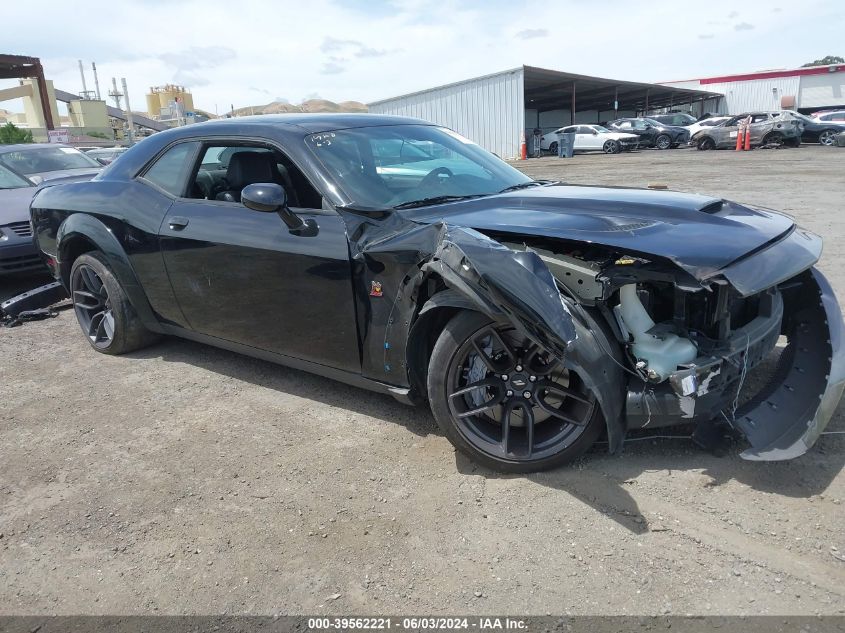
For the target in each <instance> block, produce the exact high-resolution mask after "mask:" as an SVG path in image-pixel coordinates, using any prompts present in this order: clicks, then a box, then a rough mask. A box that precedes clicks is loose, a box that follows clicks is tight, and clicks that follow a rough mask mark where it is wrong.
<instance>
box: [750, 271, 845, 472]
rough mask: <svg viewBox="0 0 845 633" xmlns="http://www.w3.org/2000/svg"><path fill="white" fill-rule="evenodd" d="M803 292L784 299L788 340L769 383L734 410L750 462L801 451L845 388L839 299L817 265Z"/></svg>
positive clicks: (844, 335)
mask: <svg viewBox="0 0 845 633" xmlns="http://www.w3.org/2000/svg"><path fill="white" fill-rule="evenodd" d="M800 279H801V281H802V282H803V284H802V289H801V290H802V291H801V292H800V293H797V294H796V295H795V296H794V297H793V298H792V299H791V300H789V301H788V302H787V315H790V313H791V319H789V321H790V323H788V324H787V328H788V329H787V330H786V331H784V334H786V336H787V338H788V340H789V342H788V344H787V346H786V348H785V349H784V350H783V352H782V353H781V358H780V363H779V365H778V368H777V370H776V372H775V375H774V376H773V377H772V380H771V382H770V383H769V385H768V386H767V387H766V388H764V389H763V390H762V391H761V392H760V393H759V394H757V395H756V396H755V397H754V398H753V399H752V400H751V401H749V402H748V403H747V404H746V405H744V406H743V407H741V408H740V409H739V410H737V413H736V417H735V419H734V420H733V424H734V426H735V427H736V428H738V429H739V430H740V431H742V432H743V433H744V434H745V436H746V438H747V439H748V441H749V442H750V443H751V448H749V449H748V450H746V451H744V452H743V453H742V454H741V457H742V458H743V459H748V460H753V461H779V460H787V459H793V458H795V457H798V456H800V455H803V454H804V453H806V452H807V450H808V449H809V448H810V447H811V446H812V445H813V444H814V443H815V442H816V440H817V439H818V438H819V435H821V433H822V431H823V430H824V428H825V427H826V426H827V424H828V422H830V419H831V417H832V416H833V414H834V412H835V411H836V407H837V406H838V404H839V400H840V398H841V397H842V392H843V390H845V349H843V343H844V342H845V324H843V321H842V313H841V311H840V308H839V303H838V302H837V300H836V296H835V295H834V293H833V289H832V288H831V287H830V283H829V282H828V281H827V279H826V278H825V276H824V275H823V274H822V273H821V272H820V271H819V270H817V269H816V268H812V269H810V270H809V271H807V272H805V273H803V274H802V275H801V276H800Z"/></svg>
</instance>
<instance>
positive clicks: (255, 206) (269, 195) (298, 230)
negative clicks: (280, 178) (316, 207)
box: [241, 182, 319, 237]
mask: <svg viewBox="0 0 845 633" xmlns="http://www.w3.org/2000/svg"><path fill="white" fill-rule="evenodd" d="M241 202H242V203H243V205H244V206H245V207H246V208H247V209H252V210H253V211H259V212H261V213H278V214H279V217H280V218H282V222H284V223H285V225H287V227H288V230H289V231H290V232H291V233H293V234H294V235H301V236H302V237H314V236H315V235H317V233H318V230H319V228H318V226H317V223H316V222H315V221H314V220H310V219H309V220H303V219H302V218H301V217H299V216H298V215H297V214H296V213H294V212H293V211H291V210H290V207H288V196H287V194H286V193H285V190H284V188H283V187H282V186H281V185H277V184H276V183H273V182H257V183H254V184H251V185H247V186H246V187H244V188H243V190H242V191H241Z"/></svg>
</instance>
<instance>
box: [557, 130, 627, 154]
mask: <svg viewBox="0 0 845 633" xmlns="http://www.w3.org/2000/svg"><path fill="white" fill-rule="evenodd" d="M559 134H575V148H574V149H575V151H576V152H582V151H591V150H595V151H602V152H605V153H607V154H618V153H619V152H621V151H622V150H623V149H624V150H632V149H637V147H638V145H639V141H640V137H639V136H637V135H636V134H626V133H625V132H611V131H610V130H608V129H607V128H606V127H602V126H601V125H569V126H567V127H562V128H559V129H557V130H555V131H554V132H549V133H548V134H544V135H543V136H541V137H540V149H544V150H548V151H550V152H552V153H553V154H557V148H558V142H559V141H560V139H559V137H558V135H559Z"/></svg>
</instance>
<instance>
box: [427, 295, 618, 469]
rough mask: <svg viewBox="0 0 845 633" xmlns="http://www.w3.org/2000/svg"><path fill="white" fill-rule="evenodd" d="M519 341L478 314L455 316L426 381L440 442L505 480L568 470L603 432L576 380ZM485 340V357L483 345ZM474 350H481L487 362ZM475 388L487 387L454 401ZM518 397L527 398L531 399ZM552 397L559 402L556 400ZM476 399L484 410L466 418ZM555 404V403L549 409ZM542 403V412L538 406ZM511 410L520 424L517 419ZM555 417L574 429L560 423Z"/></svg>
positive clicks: (598, 413)
mask: <svg viewBox="0 0 845 633" xmlns="http://www.w3.org/2000/svg"><path fill="white" fill-rule="evenodd" d="M491 330H492V332H491ZM493 333H495V335H496V336H498V338H497V339H496V338H494V334H493ZM488 336H489V337H490V338H489V339H488V338H486V337H488ZM509 338H510V341H509V342H508V343H507V345H505V344H504V343H503V342H504V341H507V340H508V339H509ZM520 339H521V337H520V336H519V335H517V334H516V333H515V330H513V328H510V327H507V326H499V325H496V324H494V323H493V321H491V320H490V319H489V318H488V317H487V316H485V315H483V314H481V313H479V312H472V311H463V312H460V313H459V314H457V315H456V316H455V317H453V318H452V320H451V321H449V323H447V324H446V327H445V328H444V329H443V332H442V333H441V335H440V338H438V340H437V342H436V343H435V345H434V350H433V351H432V354H431V361H430V363H429V368H428V378H427V387H428V398H429V402H430V404H431V411H432V413H433V414H434V419H435V420H436V421H437V425H438V426H439V427H440V429H441V430H442V431H443V434H444V435H445V436H446V438H447V439H448V440H449V441H450V442H451V443H452V444H453V445H454V446H455V448H456V449H458V450H459V451H461V452H462V453H464V454H465V455H467V456H468V457H469V458H470V459H472V460H473V461H474V462H476V463H479V464H482V465H484V466H486V467H488V468H491V469H494V470H498V471H503V472H511V473H526V472H535V471H539V470H546V469H549V468H554V467H556V466H560V465H562V464H565V463H567V462H570V461H572V460H573V459H576V458H577V457H579V456H581V455H582V454H583V453H584V452H586V451H587V449H589V448H590V446H592V444H593V443H594V442H595V441H596V439H597V438H598V436H599V435H600V434H601V432H602V430H603V429H604V427H605V423H604V417H603V416H602V414H601V411H600V408H599V406H598V403H597V402H596V400H595V397H594V396H593V394H591V393H589V390H588V389H587V388H586V386H585V384H584V383H583V381H581V379H580V377H578V375H577V374H576V373H575V372H568V371H567V370H564V369H563V368H562V367H560V366H559V365H558V364H557V363H555V362H550V363H546V362H544V359H543V358H542V356H541V354H542V352H541V351H538V350H539V348H538V347H536V346H532V344H530V342H529V344H528V345H525V344H519V343H515V342H514V341H515V340H517V341H518V340H520ZM487 340H489V341H490V342H489V346H490V348H489V351H488V349H487V345H488V344H487V343H486V342H484V341H487ZM478 341H482V342H481V343H478ZM497 341H498V342H497ZM499 343H502V345H501V346H500V349H509V350H510V351H511V352H512V354H507V353H505V354H504V355H497V353H496V347H497V346H498V345H499ZM476 344H477V345H478V346H476ZM478 350H483V354H484V355H485V358H486V360H483V359H482V358H481V356H480V354H479V351H478ZM487 354H490V355H491V356H496V357H497V358H498V360H494V359H493V358H492V357H491V356H486V355H487ZM488 362H490V363H497V364H501V368H500V369H497V370H496V371H493V370H492V369H490V367H489V365H488ZM563 372H566V373H565V375H564V373H563ZM535 373H536V376H535ZM505 376H508V378H509V381H506V380H504V377H505ZM532 377H533V378H534V380H531V378H532ZM479 381H482V382H484V383H485V384H484V385H481V386H478V387H475V388H474V389H475V390H474V391H470V392H468V393H464V394H463V395H459V394H458V393H456V391H461V390H466V389H467V385H468V384H472V383H476V382H479ZM488 383H489V386H488ZM512 383H518V384H516V385H515V384H512ZM564 383H565V386H564ZM561 387H563V389H562V390H561ZM523 390H524V393H530V394H531V396H530V398H529V397H528V396H524V395H523ZM479 392H481V393H479ZM508 392H510V393H511V395H510V396H508V395H507V394H508ZM470 393H473V394H478V395H477V396H475V397H473V396H470ZM555 393H557V394H565V395H563V396H562V397H560V398H556V397H555V395H554V394H555ZM476 397H480V398H482V399H483V400H484V403H483V404H484V405H485V408H484V409H483V410H481V409H479V410H478V411H480V412H479V413H476V414H473V415H468V414H467V411H466V410H467V409H468V407H471V409H468V410H473V409H475V408H476V407H478V406H480V404H479V403H478V402H477V401H476V400H475V398H476ZM547 398H550V400H547ZM556 399H557V400H558V401H559V402H556V403H555V402H551V401H552V400H556ZM540 401H542V405H543V406H542V407H541V406H540V405H539V404H537V403H538V402H540ZM491 403H494V404H491ZM549 407H554V412H555V413H557V414H558V415H555V413H552V414H551V415H549V414H548V412H549V410H550V409H549ZM459 409H464V410H463V411H459ZM517 409H519V411H520V413H519V417H517V416H516V415H515V413H516V411H517ZM528 410H530V411H531V413H529V411H528ZM506 411H510V413H507V414H506ZM561 414H563V416H565V417H567V418H571V419H572V420H573V421H575V422H577V423H570V422H567V421H566V420H563V419H562V417H561ZM505 415H507V419H508V424H507V425H506V424H505V422H504V419H505V418H504V416H505ZM544 416H545V417H544ZM529 420H530V421H531V422H530V423H529ZM529 426H530V428H531V431H530V433H529V430H528V429H529ZM508 429H509V430H508ZM506 434H507V435H506ZM529 438H530V439H529ZM526 447H527V448H526ZM532 449H533V450H532ZM526 453H527V454H526Z"/></svg>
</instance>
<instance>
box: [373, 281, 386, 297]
mask: <svg viewBox="0 0 845 633" xmlns="http://www.w3.org/2000/svg"><path fill="white" fill-rule="evenodd" d="M383 295H384V292H382V289H381V282H380V281H371V282H370V296H371V297H381V296H383Z"/></svg>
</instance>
